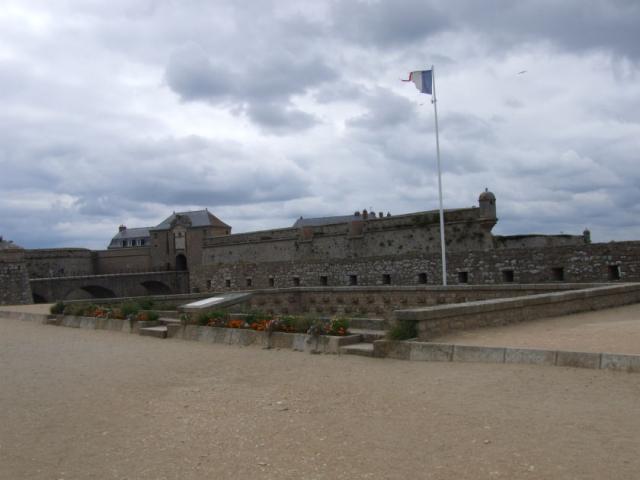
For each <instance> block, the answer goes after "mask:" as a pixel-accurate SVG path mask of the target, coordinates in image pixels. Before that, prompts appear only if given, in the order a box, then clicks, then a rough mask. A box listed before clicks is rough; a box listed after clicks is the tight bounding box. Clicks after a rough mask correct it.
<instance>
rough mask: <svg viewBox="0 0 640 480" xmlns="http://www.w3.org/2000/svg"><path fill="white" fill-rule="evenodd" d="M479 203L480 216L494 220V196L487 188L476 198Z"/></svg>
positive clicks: (495, 217)
mask: <svg viewBox="0 0 640 480" xmlns="http://www.w3.org/2000/svg"><path fill="white" fill-rule="evenodd" d="M478 203H479V205H480V218H486V219H492V220H496V219H497V218H498V217H497V216H496V196H495V195H494V194H493V193H491V192H490V191H489V189H488V188H485V189H484V192H482V193H481V194H480V198H478Z"/></svg>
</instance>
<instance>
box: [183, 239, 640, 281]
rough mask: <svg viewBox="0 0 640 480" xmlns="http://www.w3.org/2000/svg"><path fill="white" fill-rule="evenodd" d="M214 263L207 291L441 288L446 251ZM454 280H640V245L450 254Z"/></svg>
mask: <svg viewBox="0 0 640 480" xmlns="http://www.w3.org/2000/svg"><path fill="white" fill-rule="evenodd" d="M248 259H251V260H253V258H252V257H249V256H248V257H246V259H245V261H238V262H235V263H214V264H211V263H209V264H204V265H201V266H196V267H194V268H193V269H192V270H191V272H190V273H191V285H192V287H196V288H197V289H199V290H200V291H202V292H206V291H231V290H242V289H248V288H249V289H251V288H284V287H293V286H303V287H306V286H349V285H352V286H354V285H366V286H375V285H385V284H389V285H419V284H423V283H426V284H430V285H438V284H440V283H441V266H440V255H439V254H422V255H420V254H413V255H411V254H409V255H407V254H405V255H396V256H393V257H391V256H388V257H370V258H353V259H330V260H324V261H319V260H315V261H293V260H292V261H279V262H254V261H247V260H248ZM447 263H448V283H449V284H451V285H457V284H464V283H468V284H475V285H482V284H502V283H521V284H526V283H545V282H592V283H596V282H607V281H618V280H620V281H640V242H616V243H602V244H582V245H580V246H563V247H554V248H528V249H522V248H514V249H506V248H502V249H491V250H475V251H468V252H467V251H464V252H460V251H458V252H449V253H448V255H447Z"/></svg>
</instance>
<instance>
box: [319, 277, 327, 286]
mask: <svg viewBox="0 0 640 480" xmlns="http://www.w3.org/2000/svg"><path fill="white" fill-rule="evenodd" d="M320 285H322V286H323V287H326V286H327V285H329V279H328V277H327V276H326V275H320Z"/></svg>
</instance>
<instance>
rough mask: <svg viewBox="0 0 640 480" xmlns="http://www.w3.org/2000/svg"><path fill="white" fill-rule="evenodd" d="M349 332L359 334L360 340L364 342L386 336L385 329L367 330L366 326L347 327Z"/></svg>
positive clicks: (381, 338)
mask: <svg viewBox="0 0 640 480" xmlns="http://www.w3.org/2000/svg"><path fill="white" fill-rule="evenodd" d="M349 333H352V334H354V335H360V338H361V339H362V340H361V341H362V342H365V343H373V342H375V341H376V340H383V339H384V338H385V337H386V336H387V331H386V330H369V329H367V328H349Z"/></svg>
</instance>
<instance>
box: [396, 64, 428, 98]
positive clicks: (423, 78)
mask: <svg viewBox="0 0 640 480" xmlns="http://www.w3.org/2000/svg"><path fill="white" fill-rule="evenodd" d="M432 79H433V75H432V72H431V70H417V71H415V72H411V73H410V74H409V78H407V79H406V80H402V81H403V82H413V83H415V85H416V88H417V89H418V90H420V92H421V93H427V94H429V95H431V93H432V85H433V80H432Z"/></svg>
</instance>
